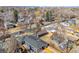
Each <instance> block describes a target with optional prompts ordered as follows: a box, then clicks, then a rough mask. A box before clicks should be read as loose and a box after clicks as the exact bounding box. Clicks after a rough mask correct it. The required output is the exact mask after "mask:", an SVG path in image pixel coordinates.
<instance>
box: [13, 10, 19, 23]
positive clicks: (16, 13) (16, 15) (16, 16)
mask: <svg viewBox="0 0 79 59" xmlns="http://www.w3.org/2000/svg"><path fill="white" fill-rule="evenodd" d="M14 17H15V22H18V11H17V10H14Z"/></svg>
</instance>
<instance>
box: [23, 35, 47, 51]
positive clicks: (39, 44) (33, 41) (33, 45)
mask: <svg viewBox="0 0 79 59" xmlns="http://www.w3.org/2000/svg"><path fill="white" fill-rule="evenodd" d="M23 41H24V42H25V44H26V45H27V46H29V48H30V50H31V51H32V52H40V51H41V50H42V49H44V48H46V47H47V46H48V44H47V43H45V42H44V41H42V40H41V39H39V38H37V37H36V36H26V37H24V38H23Z"/></svg>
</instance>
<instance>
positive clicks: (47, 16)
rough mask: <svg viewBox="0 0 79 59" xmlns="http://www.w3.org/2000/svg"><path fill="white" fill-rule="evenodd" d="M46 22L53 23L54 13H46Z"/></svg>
mask: <svg viewBox="0 0 79 59" xmlns="http://www.w3.org/2000/svg"><path fill="white" fill-rule="evenodd" d="M46 21H52V12H51V11H47V12H46Z"/></svg>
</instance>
